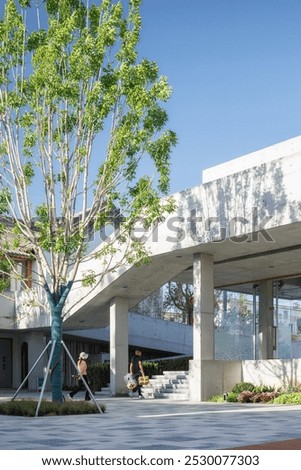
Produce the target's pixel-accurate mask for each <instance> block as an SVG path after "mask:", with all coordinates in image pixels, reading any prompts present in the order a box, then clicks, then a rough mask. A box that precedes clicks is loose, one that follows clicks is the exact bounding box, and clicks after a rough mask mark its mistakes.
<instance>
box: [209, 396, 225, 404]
mask: <svg viewBox="0 0 301 470" xmlns="http://www.w3.org/2000/svg"><path fill="white" fill-rule="evenodd" d="M208 401H210V402H214V403H221V402H224V401H225V400H224V396H223V395H213V396H212V397H211V398H209V400H208Z"/></svg>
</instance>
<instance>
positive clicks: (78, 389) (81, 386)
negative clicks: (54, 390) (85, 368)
mask: <svg viewBox="0 0 301 470" xmlns="http://www.w3.org/2000/svg"><path fill="white" fill-rule="evenodd" d="M83 378H84V379H85V381H86V383H87V384H88V383H89V382H88V377H87V376H86V375H83ZM83 390H86V394H85V401H88V400H91V397H90V394H89V392H88V390H87V389H86V386H85V384H84V382H83V381H82V380H81V379H79V381H78V385H77V386H76V387H75V388H74V390H72V392H70V393H69V395H70V397H71V398H73V397H74V395H75V394H76V393H78V392H81V391H83Z"/></svg>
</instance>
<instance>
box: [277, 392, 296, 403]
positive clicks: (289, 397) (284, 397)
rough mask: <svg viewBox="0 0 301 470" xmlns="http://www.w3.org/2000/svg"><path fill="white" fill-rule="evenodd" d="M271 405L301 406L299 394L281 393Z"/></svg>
mask: <svg viewBox="0 0 301 470" xmlns="http://www.w3.org/2000/svg"><path fill="white" fill-rule="evenodd" d="M273 403H275V404H278V405H284V404H291V405H301V393H300V392H293V393H282V394H281V395H279V396H278V397H276V398H275V399H274V401H273Z"/></svg>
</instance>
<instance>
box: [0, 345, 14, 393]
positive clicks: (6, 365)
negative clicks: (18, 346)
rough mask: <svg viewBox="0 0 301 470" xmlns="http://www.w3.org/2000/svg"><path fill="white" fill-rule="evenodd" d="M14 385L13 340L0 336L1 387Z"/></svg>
mask: <svg viewBox="0 0 301 470" xmlns="http://www.w3.org/2000/svg"><path fill="white" fill-rule="evenodd" d="M11 387H12V340H11V339H8V338H0V388H11Z"/></svg>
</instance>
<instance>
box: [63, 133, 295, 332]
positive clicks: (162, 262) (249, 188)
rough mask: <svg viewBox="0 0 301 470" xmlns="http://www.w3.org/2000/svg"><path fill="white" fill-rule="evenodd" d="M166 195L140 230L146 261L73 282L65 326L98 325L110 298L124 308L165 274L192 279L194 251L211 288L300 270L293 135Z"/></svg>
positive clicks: (157, 285)
mask: <svg viewBox="0 0 301 470" xmlns="http://www.w3.org/2000/svg"><path fill="white" fill-rule="evenodd" d="M173 197H174V199H175V201H176V203H177V209H176V211H175V213H173V214H171V215H170V216H169V217H168V218H167V219H166V220H165V221H164V222H163V223H161V224H160V225H159V226H158V227H156V229H155V230H154V231H153V232H152V233H149V234H147V241H146V246H147V248H148V249H149V252H150V254H151V260H150V263H149V264H148V265H145V266H143V267H141V268H134V267H131V266H123V267H122V268H119V269H118V270H117V271H116V272H115V273H111V274H108V275H106V276H105V277H104V279H103V280H102V282H101V283H100V285H98V286H97V288H94V289H93V290H91V291H88V290H84V289H83V288H77V289H74V290H73V291H72V292H71V295H70V298H69V308H70V306H71V309H70V313H69V314H68V315H67V316H66V319H65V326H64V328H65V329H75V328H81V329H82V328H85V327H86V328H91V327H101V326H106V325H107V324H108V323H109V304H110V301H111V299H112V298H114V297H127V298H128V300H129V307H132V306H134V305H136V304H137V303H138V302H139V301H141V300H143V299H144V298H146V297H147V296H148V295H149V294H151V293H152V292H154V291H155V290H157V289H158V288H160V287H161V286H162V285H163V284H164V283H166V282H168V281H170V280H175V279H176V280H181V281H182V282H191V283H192V262H193V255H194V254H195V253H208V254H211V255H213V256H214V284H215V287H216V288H218V287H220V288H226V287H228V288H229V289H230V288H231V287H233V286H236V285H239V284H243V283H249V284H250V285H252V284H253V283H256V282H258V281H259V280H264V279H283V278H286V277H294V278H296V277H299V276H301V265H300V259H301V137H297V138H295V139H290V140H288V141H285V142H282V143H280V144H277V145H275V146H272V147H269V148H267V149H263V150H260V151H259V152H255V153H254V154H251V155H247V156H245V157H240V158H239V159H235V160H232V161H231V162H229V163H228V164H223V165H220V166H217V167H215V168H212V169H210V170H207V171H206V172H205V182H204V183H203V184H202V185H200V186H198V187H194V188H190V189H188V190H186V191H183V192H181V193H177V194H175V195H173ZM137 236H139V237H140V236H145V234H142V233H141V232H140V231H138V233H137ZM97 263H98V264H99V261H93V262H91V261H90V262H89V268H90V269H91V268H92V269H94V270H99V266H97ZM85 269H87V266H83V267H82V270H85ZM72 305H73V307H72Z"/></svg>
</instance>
